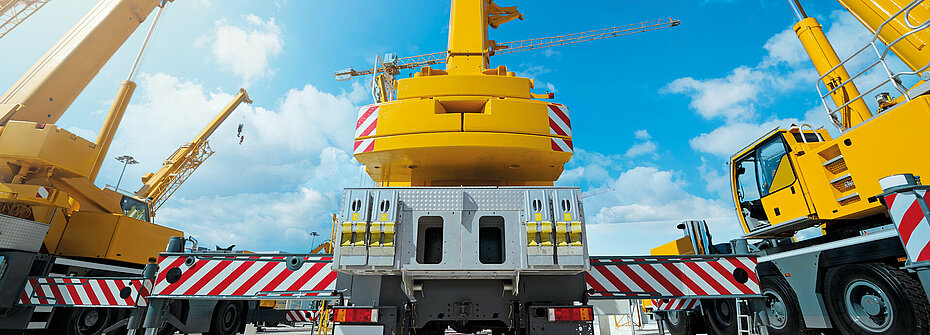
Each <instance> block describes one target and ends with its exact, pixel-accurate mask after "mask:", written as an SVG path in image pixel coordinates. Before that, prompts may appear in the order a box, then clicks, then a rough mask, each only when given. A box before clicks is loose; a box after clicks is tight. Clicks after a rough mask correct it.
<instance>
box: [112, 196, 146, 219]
mask: <svg viewBox="0 0 930 335" xmlns="http://www.w3.org/2000/svg"><path fill="white" fill-rule="evenodd" d="M120 207H122V208H123V215H125V216H128V217H131V218H133V219H136V220H141V221H145V222H151V221H150V220H149V206H148V204H146V203H145V202H142V201H141V200H139V199H134V198H132V197H128V196H125V195H124V196H123V200H121V201H120Z"/></svg>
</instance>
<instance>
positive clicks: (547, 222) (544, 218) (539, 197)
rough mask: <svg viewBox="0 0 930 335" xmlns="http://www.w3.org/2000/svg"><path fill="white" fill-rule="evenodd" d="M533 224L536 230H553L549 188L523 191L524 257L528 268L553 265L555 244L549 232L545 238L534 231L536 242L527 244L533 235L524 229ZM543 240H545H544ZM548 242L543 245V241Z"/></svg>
mask: <svg viewBox="0 0 930 335" xmlns="http://www.w3.org/2000/svg"><path fill="white" fill-rule="evenodd" d="M530 226H535V227H534V228H536V230H537V231H540V230H542V229H543V228H548V229H549V230H551V231H553V232H554V231H555V226H554V224H553V222H552V202H551V201H550V200H549V190H545V189H529V190H525V191H524V224H523V232H524V235H525V236H524V238H525V240H526V244H524V245H525V246H526V258H527V265H528V266H529V267H530V268H540V267H541V268H548V267H552V266H554V265H555V244H554V241H553V236H552V235H551V234H550V236H548V238H545V237H544V236H543V235H542V234H541V233H536V234H535V238H536V239H538V240H539V241H538V244H537V245H535V246H531V245H529V242H530V241H529V240H530V239H531V238H532V237H533V236H530V235H529V233H528V232H527V231H526V230H527V229H528V227H530ZM544 240H545V241H544ZM547 241H548V242H549V244H550V245H548V246H543V245H541V244H542V243H543V242H547Z"/></svg>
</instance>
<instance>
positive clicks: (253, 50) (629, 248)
mask: <svg viewBox="0 0 930 335" xmlns="http://www.w3.org/2000/svg"><path fill="white" fill-rule="evenodd" d="M93 2H94V1H90V0H80V1H77V0H72V1H54V2H51V3H50V4H49V5H47V6H45V7H44V8H43V9H42V10H40V11H39V12H38V13H37V14H35V15H34V16H33V17H32V18H30V19H29V20H28V21H27V22H25V23H24V24H22V25H21V26H20V27H18V28H17V29H16V30H14V31H13V32H12V33H10V34H9V35H7V36H6V37H4V38H3V39H0V57H2V58H3V59H4V63H5V66H3V67H2V68H0V87H9V86H11V85H12V84H13V83H14V82H15V81H16V80H17V79H18V78H19V77H20V76H21V75H22V73H24V72H25V71H26V70H27V69H28V68H29V67H30V66H31V65H32V63H33V62H35V60H36V59H37V58H38V57H40V56H41V55H42V54H43V53H44V52H45V51H46V50H47V49H48V48H49V47H50V46H51V45H52V44H53V43H54V42H55V41H57V39H58V38H59V37H60V36H61V35H62V34H64V33H65V32H66V31H67V30H68V29H69V28H70V26H71V25H73V24H74V23H75V22H76V21H77V20H78V19H79V18H80V16H82V15H83V13H85V12H86V11H87V9H89V8H90V7H91V6H92V5H93ZM499 2H500V4H501V5H517V6H518V8H519V10H520V11H521V12H522V13H523V14H524V15H525V20H523V21H522V22H521V21H515V22H511V23H508V24H505V25H503V26H501V27H500V28H499V29H497V30H492V31H491V38H492V39H496V40H498V41H509V40H518V39H525V38H533V37H541V36H549V35H557V34H564V33H572V32H578V31H584V30H590V29H597V28H603V27H609V26H614V25H622V24H629V23H635V22H639V21H644V20H650V19H657V18H665V17H672V18H675V19H679V20H681V21H682V24H681V26H679V27H676V28H673V29H666V30H661V31H657V32H648V33H643V34H637V35H632V36H626V37H620V38H614V39H607V40H601V41H595V42H589V43H584V44H577V45H572V46H565V47H558V48H553V49H550V50H551V51H549V52H543V51H536V52H526V53H518V54H512V55H503V56H497V57H494V58H493V59H492V63H493V64H494V65H497V64H504V65H507V66H508V67H510V68H511V69H513V70H516V71H517V72H518V73H520V74H522V75H527V76H530V77H533V78H535V79H536V80H537V83H538V84H539V85H537V86H544V85H548V86H550V87H551V88H553V89H554V91H555V94H556V101H558V102H560V103H563V104H565V105H567V106H569V108H570V110H571V113H572V119H573V120H572V123H573V134H574V136H575V148H576V149H577V152H576V155H575V157H574V159H573V160H572V162H570V163H569V165H568V166H566V171H565V174H564V175H563V177H562V179H561V180H560V181H559V182H558V184H560V185H578V186H581V187H582V189H583V190H584V191H585V192H591V193H596V192H600V191H605V190H610V189H613V191H609V192H605V193H601V194H599V195H595V196H591V197H588V198H586V199H585V212H586V214H587V220H588V224H589V228H588V229H589V231H590V233H589V239H590V240H589V245H590V248H591V253H592V254H598V255H607V254H645V253H648V250H649V249H650V248H651V247H653V246H655V245H657V244H660V243H664V242H665V241H669V240H671V239H674V238H677V237H679V236H680V232H679V231H677V230H676V229H675V228H674V227H675V225H676V224H677V222H679V221H681V220H683V219H707V220H708V221H709V222H710V223H711V226H712V230H713V231H714V232H715V238H716V239H717V240H718V242H723V241H725V240H727V239H729V238H732V237H735V236H737V235H738V234H739V228H738V226H737V224H736V217H735V211H734V210H733V205H732V204H731V201H730V195H729V193H728V180H727V178H726V165H725V162H726V159H727V157H729V155H730V154H732V153H733V152H734V151H735V150H737V149H738V148H740V147H742V146H743V145H745V144H746V143H748V141H751V140H754V139H755V138H757V137H758V136H761V135H762V134H763V133H765V132H767V131H768V130H771V129H772V128H774V127H776V126H788V125H790V124H791V123H799V122H810V123H811V124H814V125H815V126H821V125H822V126H826V127H827V128H828V129H830V130H831V131H835V128H833V126H831V125H829V124H828V123H827V122H828V121H827V119H826V117H825V116H824V112H823V110H822V107H821V105H820V100H819V99H818V97H817V93H816V89H815V87H814V82H815V80H816V77H817V76H816V74H815V73H814V71H813V68H812V66H811V65H810V61H809V60H808V59H807V56H806V55H805V54H804V53H803V50H802V49H801V47H800V43H799V42H798V41H797V38H796V37H795V36H794V34H793V32H792V31H791V29H790V28H791V25H792V24H793V22H794V19H793V16H792V15H791V12H790V10H789V9H788V8H787V5H786V4H785V3H784V2H782V1H766V2H764V1H713V0H707V1H697V0H679V1H592V2H567V1H526V0H523V1H516V0H499ZM804 3H805V4H806V9H807V11H808V13H809V14H811V15H813V16H816V17H818V18H819V19H820V20H821V23H822V24H823V25H824V27H825V29H826V30H827V31H828V35H829V36H830V37H831V38H832V39H833V42H834V44H835V46H836V47H837V49H838V52H839V53H840V54H848V53H849V51H850V50H852V48H853V47H854V46H858V45H859V43H858V42H860V41H864V39H865V38H867V37H868V35H867V32H866V31H865V29H864V28H863V27H861V26H860V25H859V24H858V22H856V21H855V20H854V19H853V18H852V17H851V16H850V15H849V14H847V13H845V12H842V11H840V10H841V7H840V6H839V5H838V4H836V3H834V2H832V1H805V2H804ZM448 10H449V3H448V2H447V1H435V0H432V1H410V2H408V3H405V4H404V5H398V4H397V3H396V2H389V1H295V0H290V1H286V0H279V1H246V0H222V1H220V0H178V1H175V2H173V3H171V4H170V5H169V7H168V9H167V12H166V14H165V17H164V19H163V22H162V23H161V25H160V27H159V30H158V32H157V35H156V36H155V37H154V40H153V42H152V43H151V45H150V48H149V50H148V53H147V55H146V58H145V61H144V63H143V65H142V68H141V74H140V75H139V77H138V78H137V80H136V81H137V82H138V83H139V88H138V89H137V91H136V94H135V96H134V97H133V100H132V105H131V106H130V108H129V110H128V112H127V115H126V117H125V119H124V122H123V124H122V125H121V127H120V130H119V133H118V135H117V139H116V141H115V142H114V144H113V146H112V148H111V151H110V155H111V156H116V155H122V154H130V155H133V156H135V157H136V158H137V159H139V160H140V161H141V162H142V164H139V165H135V166H131V167H129V169H128V170H127V172H126V177H125V179H124V181H123V184H122V185H123V187H122V188H124V189H128V190H135V189H137V188H138V187H139V186H141V182H140V181H139V178H138V177H139V176H141V175H142V174H143V173H145V172H150V171H155V170H157V169H158V167H159V166H160V164H161V161H162V160H163V159H164V158H165V157H167V156H168V155H169V154H170V153H171V152H173V151H174V150H175V149H176V148H177V147H178V146H179V145H181V144H183V143H185V142H186V141H189V140H190V139H191V138H192V137H193V136H194V135H195V134H196V133H197V132H198V131H199V130H200V129H201V128H202V127H203V126H205V125H206V123H207V122H208V120H210V119H212V117H213V116H214V115H215V113H217V112H218V111H219V110H220V108H221V107H222V106H224V105H225V104H226V103H228V101H229V100H230V99H231V98H232V96H233V94H235V92H236V91H237V90H238V88H239V87H245V88H247V89H248V91H249V93H250V96H251V97H252V99H253V100H254V101H255V103H254V104H253V105H251V106H243V107H240V109H239V110H237V111H236V112H235V113H234V114H233V115H232V116H230V118H229V119H228V121H227V122H226V123H225V124H224V125H223V126H222V127H221V128H220V129H219V130H218V131H217V132H216V134H214V136H213V139H212V140H211V145H212V146H213V148H214V149H216V151H217V152H216V154H215V155H214V156H213V157H212V158H211V159H210V160H209V161H208V162H207V163H205V164H204V165H203V166H202V167H201V168H200V169H199V170H198V171H197V172H196V174H195V175H194V176H193V177H191V178H190V179H189V180H188V182H187V183H186V184H185V185H184V186H183V187H182V189H181V190H180V191H178V192H177V193H176V194H175V195H174V197H173V198H172V199H171V200H169V201H168V203H166V205H165V207H163V208H162V209H161V210H160V211H159V213H158V217H157V218H156V221H157V222H158V223H160V224H163V225H167V226H172V227H176V228H180V229H183V230H184V231H185V232H187V233H189V234H191V235H193V236H195V237H197V238H198V239H200V240H201V242H202V243H204V244H206V245H213V244H219V245H229V244H236V245H238V246H239V247H242V248H247V249H251V250H287V251H295V252H297V251H305V250H307V249H308V248H309V245H310V238H309V237H308V232H311V231H319V232H321V234H322V235H324V236H325V235H328V233H329V230H330V224H331V221H330V218H329V215H330V213H332V212H333V211H336V210H337V209H338V208H339V207H338V201H339V195H340V189H341V187H346V186H359V185H368V183H369V182H370V179H367V177H366V176H363V174H362V173H361V170H360V167H359V166H358V164H357V163H356V162H355V161H354V160H353V159H352V157H351V154H350V153H351V150H349V148H350V145H351V140H352V139H351V137H352V130H353V128H352V127H353V126H352V124H353V122H354V117H355V110H356V108H357V107H358V106H361V105H365V104H368V103H369V102H370V97H369V95H368V93H367V88H365V85H364V84H363V83H362V82H359V81H356V82H337V81H335V80H333V77H332V74H333V72H334V71H336V70H339V69H343V68H346V67H355V68H364V67H365V66H366V64H370V63H371V62H372V59H373V57H374V55H376V54H379V53H384V52H396V53H398V54H399V55H400V56H406V55H414V54H420V53H429V52H435V51H442V50H444V49H445V44H446V42H447V33H448ZM152 17H154V16H152ZM150 22H151V20H149V21H148V22H146V23H145V24H144V25H143V28H142V29H139V30H138V31H137V32H136V33H135V34H134V35H133V37H132V38H131V39H130V40H129V41H128V42H127V43H126V44H125V45H124V47H123V48H122V49H121V50H120V51H119V52H117V53H116V54H115V56H114V57H113V58H112V59H111V61H110V62H109V63H108V64H107V66H106V67H105V68H104V69H103V70H102V71H101V72H100V74H99V75H98V76H97V77H96V78H95V79H94V80H93V81H92V82H91V84H90V85H89V86H88V87H87V89H85V91H84V93H83V94H82V95H81V96H80V97H79V98H78V99H77V101H76V102H75V103H74V104H73V105H72V107H71V109H70V110H69V111H68V112H67V113H66V114H65V116H64V117H62V118H61V120H59V122H58V125H59V126H60V127H63V128H67V129H69V130H71V131H73V132H75V133H77V134H78V135H80V136H82V137H85V138H88V139H91V140H93V139H94V138H95V136H96V135H95V134H96V132H97V130H98V129H99V127H100V124H101V122H102V120H103V118H104V117H105V114H106V110H107V108H108V107H109V104H110V102H111V100H112V98H113V96H114V94H115V93H116V90H117V88H118V87H119V83H120V82H121V81H122V80H124V79H125V77H126V75H127V74H128V72H129V67H130V66H131V64H132V61H133V59H134V58H135V54H136V52H137V51H138V49H139V46H140V45H141V41H142V37H143V36H144V34H145V31H144V30H145V29H147V28H148V24H149V23H150ZM238 123H243V124H244V125H245V132H244V133H245V136H246V138H245V141H244V143H243V144H242V145H239V144H238V139H237V138H236V137H235V128H236V125H237V124H238ZM347 152H348V153H347ZM120 168H121V166H120V164H119V162H117V161H116V160H110V161H108V162H107V163H106V165H104V167H103V170H102V172H101V173H100V177H99V179H98V181H97V184H98V185H100V186H103V185H105V184H115V183H116V179H117V178H118V176H119V169H120ZM316 242H317V243H319V242H320V239H317V240H316Z"/></svg>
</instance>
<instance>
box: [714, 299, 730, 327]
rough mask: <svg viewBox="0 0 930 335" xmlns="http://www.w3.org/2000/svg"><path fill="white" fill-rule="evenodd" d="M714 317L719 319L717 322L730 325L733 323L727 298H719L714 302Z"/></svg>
mask: <svg viewBox="0 0 930 335" xmlns="http://www.w3.org/2000/svg"><path fill="white" fill-rule="evenodd" d="M714 307H716V308H714V310H716V313H714V314H715V315H714V317H715V318H716V319H717V322H718V323H719V324H721V325H723V326H729V325H731V324H732V323H733V320H731V317H730V304H728V303H727V301H726V300H717V301H716V302H714Z"/></svg>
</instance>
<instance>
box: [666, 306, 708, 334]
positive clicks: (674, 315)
mask: <svg viewBox="0 0 930 335" xmlns="http://www.w3.org/2000/svg"><path fill="white" fill-rule="evenodd" d="M663 314H665V317H663V318H662V319H663V322H665V329H666V330H668V332H669V333H671V334H672V335H694V334H697V332H696V331H695V329H694V328H695V327H694V326H695V325H696V324H697V323H698V322H700V320H695V317H694V315H693V314H692V313H688V312H685V311H669V312H664V313H663Z"/></svg>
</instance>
